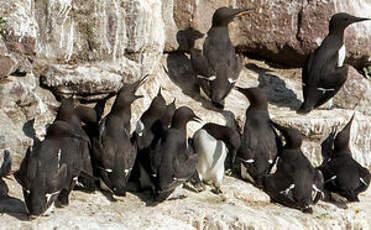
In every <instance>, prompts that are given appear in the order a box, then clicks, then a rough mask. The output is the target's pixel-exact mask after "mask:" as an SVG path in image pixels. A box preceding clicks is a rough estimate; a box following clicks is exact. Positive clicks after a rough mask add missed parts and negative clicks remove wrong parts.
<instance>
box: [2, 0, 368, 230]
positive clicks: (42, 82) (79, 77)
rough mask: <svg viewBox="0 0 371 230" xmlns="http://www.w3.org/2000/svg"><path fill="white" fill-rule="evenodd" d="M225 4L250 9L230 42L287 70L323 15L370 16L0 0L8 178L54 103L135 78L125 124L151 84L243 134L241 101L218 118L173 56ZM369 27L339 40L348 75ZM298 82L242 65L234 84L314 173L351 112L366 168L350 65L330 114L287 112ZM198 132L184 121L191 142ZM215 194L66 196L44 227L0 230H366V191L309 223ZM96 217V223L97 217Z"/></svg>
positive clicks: (234, 193)
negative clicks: (297, 139)
mask: <svg viewBox="0 0 371 230" xmlns="http://www.w3.org/2000/svg"><path fill="white" fill-rule="evenodd" d="M225 5H227V6H233V7H250V6H253V7H255V9H256V10H255V12H254V13H253V14H251V15H249V16H246V17H245V18H243V19H240V20H236V21H235V22H234V23H233V24H232V25H231V28H230V29H231V36H232V38H233V42H234V44H235V45H236V46H237V47H238V49H239V50H240V51H244V52H248V53H252V54H254V55H258V56H261V57H263V58H264V59H266V60H273V61H276V62H280V63H285V64H288V65H290V66H295V65H299V64H300V63H302V61H303V60H304V58H305V55H306V54H308V53H309V52H310V51H311V50H313V49H314V48H315V47H316V46H318V44H319V43H320V41H321V40H322V38H323V37H324V36H325V35H326V33H327V27H328V18H329V16H330V15H331V14H332V13H334V12H339V11H347V12H349V13H351V14H355V15H358V16H368V17H371V15H370V12H371V10H369V9H370V8H371V4H370V3H366V2H365V1H361V0H356V1H351V2H350V1H345V0H338V1H332V0H331V1H295V0H294V1H278V0H273V1H262V0H258V1H256V0H255V1H239V0H218V1H216V0H203V1H193V0H187V1H183V0H162V1H161V0H146V1H142V0H120V1H119V0H96V1H94V4H93V3H91V2H89V1H85V0H74V1H72V0H49V1H46V0H37V1H31V0H12V1H8V0H0V17H2V18H4V19H5V20H6V23H5V24H1V25H0V31H1V36H0V151H2V149H9V150H10V151H11V152H12V154H13V158H14V159H15V163H14V165H13V170H15V169H17V168H18V164H19V162H20V160H21V159H22V157H23V155H24V153H25V151H26V149H27V147H28V146H30V145H32V142H33V141H32V138H34V137H35V136H37V137H42V136H43V135H44V132H45V125H46V124H48V123H50V122H52V121H53V119H54V117H55V111H56V108H58V106H59V102H58V101H57V99H56V98H59V97H63V96H69V95H71V94H74V95H75V97H77V98H82V97H84V98H85V99H86V100H87V101H93V100H94V99H96V98H100V97H103V96H105V95H106V94H107V93H111V92H114V91H117V90H118V89H119V88H120V86H121V81H122V80H124V81H134V80H136V79H138V78H140V77H141V76H143V75H145V74H150V77H149V80H148V81H147V82H146V84H145V85H144V86H143V87H142V88H140V89H139V93H141V94H143V95H145V98H143V99H141V100H138V101H136V102H135V104H134V105H133V107H132V111H133V117H132V125H133V126H134V124H135V122H136V121H137V120H138V119H139V117H140V115H141V113H142V112H143V111H144V110H145V109H146V108H147V107H148V106H149V104H150V102H151V98H153V96H154V95H155V94H156V93H157V90H158V87H159V86H160V85H161V86H162V87H163V92H164V95H165V97H166V99H167V100H168V101H169V102H170V101H172V100H173V99H174V98H177V103H176V104H177V106H181V105H187V106H190V107H192V109H193V110H194V111H195V112H196V114H197V115H199V116H200V117H202V118H203V120H204V121H213V122H217V123H220V124H228V125H231V126H234V125H237V126H240V127H243V126H242V124H243V121H244V112H245V109H246V108H247V106H248V104H249V102H248V101H247V99H245V98H244V97H243V95H241V94H239V93H238V92H236V91H234V90H232V93H231V95H230V96H228V98H227V100H226V108H225V110H224V111H215V110H214V109H213V107H212V106H211V104H210V103H209V101H208V100H206V99H205V98H203V97H202V96H200V94H199V91H198V90H197V88H195V86H194V73H193V70H192V67H191V64H190V61H189V56H188V54H186V53H184V52H182V51H186V50H189V48H191V47H192V46H194V45H195V46H198V47H199V46H200V44H202V37H203V34H202V33H205V32H207V30H208V28H209V27H210V21H211V20H210V18H211V15H212V13H213V12H214V10H215V9H216V8H218V7H220V6H225ZM367 9H368V10H367ZM370 28H371V26H370V22H365V23H362V24H357V25H354V26H352V27H351V28H349V29H347V31H346V34H347V36H346V41H347V47H348V50H349V51H348V61H349V63H351V64H353V65H355V66H356V67H361V66H363V65H365V64H366V63H367V62H370V61H371V60H370V57H371V50H370V49H371V47H370V46H369V45H368V44H370V43H371V41H370V40H371V31H370ZM195 30H198V32H197V31H195ZM267 31H268V32H267ZM164 52H165V54H164ZM273 66H274V67H273ZM300 74H301V73H300V69H287V68H286V67H285V68H281V67H279V66H278V67H277V65H271V64H267V63H265V62H263V61H255V60H251V59H247V58H246V59H245V60H244V68H243V71H242V73H241V75H240V79H239V80H238V83H237V84H238V85H239V86H242V87H252V86H259V87H262V88H263V89H264V90H265V92H266V93H267V95H268V98H269V102H270V106H269V110H270V113H271V116H272V118H273V120H274V121H276V122H279V123H281V124H284V125H289V126H293V127H296V128H298V129H299V130H300V131H301V133H302V134H303V135H304V139H305V142H304V144H303V146H302V150H303V151H304V153H305V154H306V155H307V156H308V157H309V158H310V159H311V160H312V162H313V164H314V165H318V164H319V163H320V162H321V161H322V156H321V152H320V143H321V141H323V140H324V139H325V138H326V136H327V134H328V133H329V132H330V131H331V130H332V129H336V130H340V129H341V128H342V127H343V126H344V125H345V124H346V123H347V122H348V120H349V119H350V117H351V116H352V114H353V113H354V111H356V118H355V121H354V124H353V126H352V131H351V132H352V137H351V149H352V152H353V155H354V158H355V159H356V160H357V161H359V162H360V163H361V164H362V165H364V166H366V167H368V168H369V169H371V155H370V154H369V153H370V152H371V135H370V133H371V125H370V121H371V118H370V116H371V112H370V109H369V107H370V98H371V82H370V81H369V80H367V79H365V78H364V77H363V76H362V75H360V74H359V73H358V72H357V70H356V69H354V68H353V67H351V70H350V73H349V79H348V81H347V83H346V84H345V86H344V87H343V89H342V90H341V91H340V92H339V94H338V95H337V96H336V97H335V98H334V100H333V101H332V107H333V109H332V110H327V109H328V107H329V106H330V104H328V105H325V106H323V108H321V109H320V110H316V111H313V112H312V113H311V114H309V115H306V116H301V115H297V114H296V113H295V111H294V110H295V109H297V108H298V107H299V105H300V102H301V100H302V94H301V80H300V79H301V77H300ZM107 109H108V110H109V106H108V107H107ZM235 121H236V122H235ZM201 125H202V124H194V123H191V124H190V125H189V132H188V134H189V136H191V135H192V134H193V132H194V131H195V130H197V129H198V128H199V127H201ZM7 182H8V183H10V184H11V191H12V192H11V195H12V196H15V197H18V198H21V194H20V191H21V189H20V187H18V186H16V185H15V184H14V182H11V181H7ZM222 189H223V188H222ZM224 190H225V191H226V194H225V196H221V197H218V196H215V195H212V194H210V193H208V192H207V193H204V194H202V195H197V194H193V193H190V192H188V191H186V190H183V192H185V193H186V194H187V195H188V196H189V198H187V199H184V200H181V201H167V202H165V204H163V205H159V206H158V207H155V208H145V207H144V201H143V200H140V199H139V198H136V197H135V196H133V195H130V196H129V197H128V198H127V199H124V200H123V201H122V202H121V201H120V202H116V203H111V202H109V201H107V200H106V199H105V198H104V196H102V194H100V193H96V194H94V195H90V194H84V193H78V192H76V193H74V194H73V197H72V199H71V200H72V204H71V205H70V206H69V207H68V208H66V209H62V210H57V211H56V214H55V215H53V216H51V217H48V218H41V219H39V220H37V221H36V222H32V223H27V222H26V223H24V222H19V221H17V219H15V218H14V217H11V216H3V217H0V219H1V220H2V221H1V222H2V223H4V222H6V223H9V224H8V225H6V227H5V228H6V229H11V228H15V229H22V228H26V229H29V228H36V229H48V228H50V226H51V225H50V224H51V223H53V222H54V221H56V220H57V219H59V222H56V223H58V224H57V225H58V226H60V227H62V228H66V229H67V228H68V229H70V228H72V227H76V228H84V227H85V228H86V227H88V228H89V229H99V228H101V227H102V226H103V225H104V224H106V226H109V227H110V228H113V229H115V228H117V229H119V228H120V229H121V227H122V225H123V226H126V227H127V228H129V229H132V228H148V229H149V228H151V227H153V226H158V228H167V227H169V226H170V227H173V228H181V229H188V228H189V229H192V228H198V229H228V228H237V229H238V228H248V227H255V228H265V227H267V226H271V228H272V229H273V228H274V229H287V228H294V227H295V228H307V227H310V224H313V225H314V226H317V227H316V228H321V227H322V226H323V225H322V224H323V223H325V225H326V226H328V227H330V226H331V227H337V228H339V229H341V228H352V227H354V228H359V227H361V228H369V227H370V226H369V223H371V219H370V216H371V215H370V213H369V211H370V210H369V208H367V207H369V205H370V204H371V196H370V194H369V192H368V193H366V194H365V195H363V196H362V197H361V200H362V203H360V204H354V205H351V206H350V208H349V209H348V210H338V209H337V208H336V207H334V206H333V205H330V204H326V203H320V205H319V206H318V209H317V211H315V215H313V216H307V215H303V214H301V213H300V212H297V211H293V210H289V209H286V208H282V207H280V206H275V205H271V204H269V200H268V198H267V197H266V196H265V195H264V194H263V193H262V192H260V191H258V190H256V189H254V188H252V186H250V185H248V184H246V183H244V182H242V181H238V180H235V179H233V178H227V179H226V185H225V188H224ZM98 203H99V204H98ZM174 205H175V206H174ZM173 207H176V210H174V209H173ZM210 207H211V208H212V211H211V210H210ZM80 208H81V209H80ZM129 209H130V210H132V209H136V211H135V212H128V211H127V210H129ZM242 209H243V210H244V211H243V212H241V211H240V210H242ZM0 210H1V207H0ZM125 210H126V211H125ZM315 210H316V207H315ZM102 213H103V214H102ZM267 213H268V214H267ZM97 215H98V216H99V215H101V216H103V217H104V218H103V217H99V218H100V219H99V218H98V219H96V216H97ZM16 217H18V218H21V219H22V218H23V216H22V215H21V216H17V215H16ZM164 218H165V219H166V221H162V219H164ZM271 218H273V219H274V221H273V222H272V221H271ZM128 219H129V220H128ZM94 220H95V221H94ZM77 223H81V224H77ZM53 226H54V225H53ZM63 226H64V227H63ZM1 228H3V225H2V226H0V229H1Z"/></svg>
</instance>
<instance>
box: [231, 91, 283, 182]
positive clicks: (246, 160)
mask: <svg viewBox="0 0 371 230" xmlns="http://www.w3.org/2000/svg"><path fill="white" fill-rule="evenodd" d="M236 89H237V90H238V91H239V92H241V93H242V94H244V95H245V96H246V97H247V98H248V99H249V101H250V106H249V108H248V109H247V110H246V119H245V126H244V131H243V134H242V136H241V147H240V149H239V151H238V153H237V158H238V160H239V162H240V163H241V176H242V178H243V179H245V180H248V181H250V182H251V183H253V184H254V185H255V186H257V187H261V186H262V179H263V176H264V175H265V174H267V173H269V171H270V169H271V167H272V165H273V163H274V160H275V158H276V156H277V152H278V150H279V148H280V147H281V141H280V138H279V137H278V135H277V134H276V132H275V130H274V128H273V127H272V124H271V120H270V117H269V112H268V101H267V97H266V96H265V94H264V92H263V90H261V89H259V88H240V87H236Z"/></svg>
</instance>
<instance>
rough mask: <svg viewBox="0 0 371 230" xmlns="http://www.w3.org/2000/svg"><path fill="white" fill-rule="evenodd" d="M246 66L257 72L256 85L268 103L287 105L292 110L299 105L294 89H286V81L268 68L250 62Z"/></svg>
mask: <svg viewBox="0 0 371 230" xmlns="http://www.w3.org/2000/svg"><path fill="white" fill-rule="evenodd" d="M246 68H248V69H249V70H251V71H254V72H255V73H257V74H259V76H258V81H259V85H258V87H259V88H261V89H263V90H264V92H265V94H266V96H267V98H268V102H269V103H270V104H273V105H276V106H279V107H288V108H290V109H292V110H296V109H297V108H298V107H300V105H301V101H300V100H298V99H297V97H296V94H295V93H294V91H292V90H291V89H288V88H287V87H286V83H285V82H284V81H283V80H282V79H280V78H279V77H278V76H276V75H273V74H269V73H268V72H270V70H269V69H265V68H261V67H259V66H257V65H256V64H252V63H249V64H246Z"/></svg>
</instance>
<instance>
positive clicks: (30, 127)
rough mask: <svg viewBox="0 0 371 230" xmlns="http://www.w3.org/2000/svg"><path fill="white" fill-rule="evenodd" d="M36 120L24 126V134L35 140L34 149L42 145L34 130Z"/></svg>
mask: <svg viewBox="0 0 371 230" xmlns="http://www.w3.org/2000/svg"><path fill="white" fill-rule="evenodd" d="M34 124H35V119H32V120H29V121H27V122H26V123H24V125H23V128H22V130H23V133H24V134H25V135H26V136H27V137H29V138H31V139H32V140H33V149H36V148H37V146H38V145H39V144H40V143H41V142H40V139H39V138H38V137H37V136H36V130H35V128H34Z"/></svg>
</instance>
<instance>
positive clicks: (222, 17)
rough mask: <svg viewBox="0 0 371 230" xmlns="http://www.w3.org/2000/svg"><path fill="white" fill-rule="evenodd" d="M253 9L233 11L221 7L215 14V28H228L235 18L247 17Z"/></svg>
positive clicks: (213, 22)
mask: <svg viewBox="0 0 371 230" xmlns="http://www.w3.org/2000/svg"><path fill="white" fill-rule="evenodd" d="M251 10H252V8H247V9H233V8H229V7H221V8H219V9H217V10H216V11H215V12H214V15H213V21H212V24H213V26H227V25H228V24H229V23H230V22H232V20H233V19H234V18H235V17H239V16H243V15H246V14H247V13H248V12H249V11H251Z"/></svg>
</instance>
